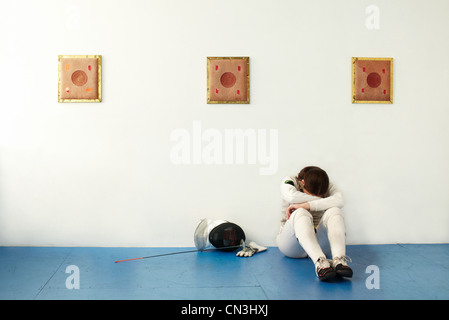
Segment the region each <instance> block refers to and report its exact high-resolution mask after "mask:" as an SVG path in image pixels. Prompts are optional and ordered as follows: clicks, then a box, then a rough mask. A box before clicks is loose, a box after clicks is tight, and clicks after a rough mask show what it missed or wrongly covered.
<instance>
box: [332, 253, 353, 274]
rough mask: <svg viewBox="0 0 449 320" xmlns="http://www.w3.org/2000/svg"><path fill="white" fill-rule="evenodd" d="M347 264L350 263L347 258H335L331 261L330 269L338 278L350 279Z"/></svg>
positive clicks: (350, 272) (350, 270)
mask: <svg viewBox="0 0 449 320" xmlns="http://www.w3.org/2000/svg"><path fill="white" fill-rule="evenodd" d="M348 262H352V260H351V258H349V257H347V256H341V257H335V258H334V259H332V261H331V265H332V268H334V270H335V272H336V273H337V275H338V276H341V277H347V278H352V269H351V268H350V267H349V266H348Z"/></svg>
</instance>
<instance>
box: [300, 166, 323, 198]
mask: <svg viewBox="0 0 449 320" xmlns="http://www.w3.org/2000/svg"><path fill="white" fill-rule="evenodd" d="M296 179H298V181H299V182H301V180H304V185H303V188H304V189H306V190H307V191H308V192H309V193H311V194H313V195H315V196H318V197H323V196H325V195H326V193H327V190H328V189H329V177H328V176H327V173H326V171H324V170H323V169H321V168H319V167H315V166H309V167H305V168H303V169H302V170H301V171H300V172H299V174H298V176H297V177H296Z"/></svg>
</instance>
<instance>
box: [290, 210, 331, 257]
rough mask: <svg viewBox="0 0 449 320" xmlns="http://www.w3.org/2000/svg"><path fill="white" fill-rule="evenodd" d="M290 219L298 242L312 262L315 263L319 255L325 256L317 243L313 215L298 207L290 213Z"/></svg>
mask: <svg viewBox="0 0 449 320" xmlns="http://www.w3.org/2000/svg"><path fill="white" fill-rule="evenodd" d="M290 219H291V220H293V225H294V228H295V235H296V238H297V239H298V242H299V243H300V245H301V247H303V248H304V250H305V251H306V252H307V254H308V255H309V257H310V259H312V261H313V263H316V261H317V260H318V258H320V257H321V258H326V255H325V254H324V253H323V251H322V250H321V247H320V245H319V243H318V240H317V237H316V234H315V228H314V225H313V217H312V215H311V214H310V212H309V211H307V210H306V209H302V208H300V209H298V210H296V211H295V212H293V213H292V215H291V216H290Z"/></svg>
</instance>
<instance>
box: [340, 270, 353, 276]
mask: <svg viewBox="0 0 449 320" xmlns="http://www.w3.org/2000/svg"><path fill="white" fill-rule="evenodd" d="M337 275H338V276H340V277H345V278H352V270H337Z"/></svg>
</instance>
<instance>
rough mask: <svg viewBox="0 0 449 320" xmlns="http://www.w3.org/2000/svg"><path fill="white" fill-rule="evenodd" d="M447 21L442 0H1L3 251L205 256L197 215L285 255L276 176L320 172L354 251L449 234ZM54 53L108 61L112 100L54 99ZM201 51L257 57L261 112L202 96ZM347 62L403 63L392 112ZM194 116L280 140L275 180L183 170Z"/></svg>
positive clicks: (245, 172)
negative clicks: (197, 238)
mask: <svg viewBox="0 0 449 320" xmlns="http://www.w3.org/2000/svg"><path fill="white" fill-rule="evenodd" d="M369 5H375V6H377V7H378V8H379V9H380V11H379V18H380V20H379V22H380V25H379V27H380V28H379V29H375V30H370V29H368V28H367V27H366V26H365V23H366V20H367V19H369V17H370V14H367V13H366V12H365V10H366V8H367V7H368V6H369ZM448 14H449V2H448V1H447V0H425V1H424V0H422V1H417V0H415V1H410V0H402V1H399V0H395V1H386V0H385V1H382V0H370V1H361V0H348V1H335V0H327V1H324V0H322V1H299V0H276V1H275V0H271V1H270V0H246V1H243V0H240V1H237V0H229V1H226V2H223V1H215V0H160V1H154V0H153V1H143V0H142V1H138V0H128V1H110V0H104V1H85V0H83V1H58V0H54V1H51V0H43V1H16V0H14V1H12V0H9V1H4V0H1V1H0V45H1V49H0V75H1V76H0V96H1V98H0V245H55V246H66V245H68V246H71V245H75V246H193V232H194V229H195V227H196V225H197V223H198V221H199V219H200V218H203V217H208V218H212V219H228V220H230V221H233V222H236V223H238V224H240V225H241V226H242V227H243V228H244V229H245V231H246V232H247V235H248V238H251V239H253V240H255V241H256V242H259V243H261V244H265V245H275V236H276V233H277V231H278V227H279V208H280V200H279V182H280V179H281V178H282V177H283V176H284V175H287V174H295V173H297V172H298V171H299V170H300V169H301V168H302V167H303V166H305V165H309V164H315V165H319V166H322V167H323V168H324V169H326V170H327V171H328V173H329V175H330V177H331V179H332V180H334V181H335V182H336V183H337V185H338V186H339V187H340V188H341V189H342V191H343V192H344V195H345V198H346V206H345V214H346V222H347V234H348V242H349V243H352V244H360V243H396V242H413V243H422V242H448V241H449V230H448V226H449V197H448V192H447V190H448V188H447V181H448V178H449V168H448V163H449V148H448V138H449V126H448V125H447V123H448V120H449V102H448V101H449V94H448V93H449V59H448V57H449V45H448V39H449V19H447V16H448ZM60 54H101V55H102V56H103V102H101V103H94V104H92V103H90V104H79V103H78V104H73V103H72V104H68V103H66V104H62V103H58V102H57V62H58V55H60ZM207 56H249V57H250V78H251V103H250V104H249V105H208V104H206V57H207ZM351 57H392V58H394V104H392V105H380V104H374V105H369V104H352V103H351ZM198 123H200V125H201V127H202V130H203V132H204V130H207V129H211V130H212V131H213V132H215V133H217V132H219V133H221V134H224V133H225V132H226V130H227V129H237V128H241V129H248V130H250V131H252V132H257V130H258V129H262V130H266V131H265V132H267V133H268V132H269V130H270V129H274V130H277V133H278V140H277V149H276V151H277V154H276V156H277V160H278V164H277V170H275V172H274V174H271V175H261V174H260V171H259V169H260V168H261V167H263V166H262V165H261V164H260V163H256V164H251V163H248V162H247V161H246V162H245V164H228V165H224V164H223V165H216V164H212V165H207V164H205V163H204V162H201V163H200V164H190V165H185V164H184V165H183V164H180V165H175V164H174V163H173V159H172V158H171V151H172V150H173V148H174V146H175V145H176V142H174V141H171V140H170V136H171V134H172V133H173V132H176V131H175V130H178V129H181V130H182V129H184V130H186V131H187V132H189V133H191V134H192V136H193V131H194V126H195V124H198ZM192 139H193V138H192ZM204 145H206V143H204ZM204 145H203V146H204ZM273 155H274V153H273Z"/></svg>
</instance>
